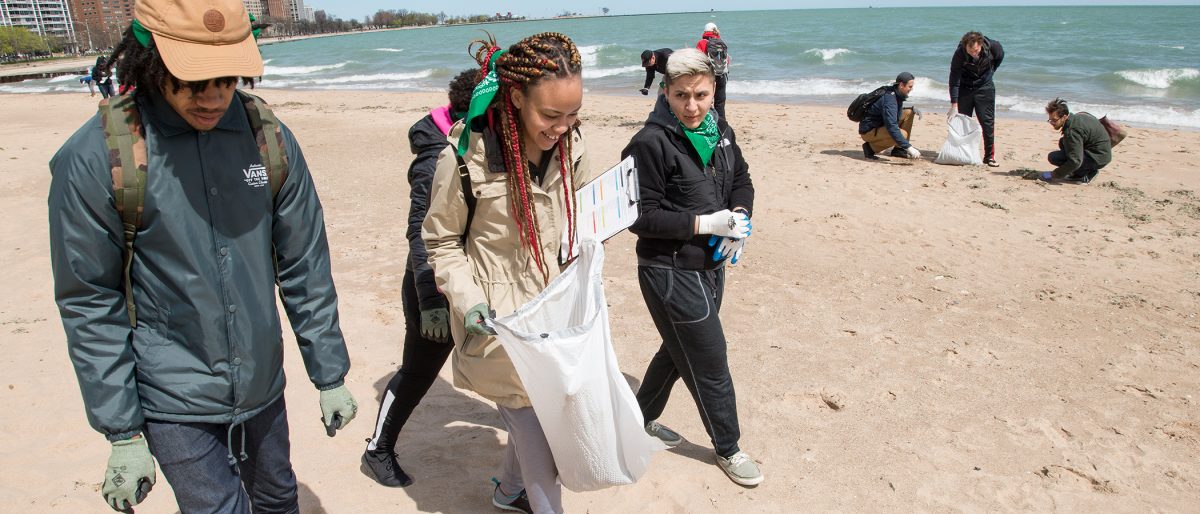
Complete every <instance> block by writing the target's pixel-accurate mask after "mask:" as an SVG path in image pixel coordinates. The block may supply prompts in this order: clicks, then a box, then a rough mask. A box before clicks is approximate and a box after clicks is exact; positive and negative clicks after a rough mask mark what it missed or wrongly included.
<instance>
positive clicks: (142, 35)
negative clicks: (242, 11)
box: [130, 14, 262, 48]
mask: <svg viewBox="0 0 1200 514" xmlns="http://www.w3.org/2000/svg"><path fill="white" fill-rule="evenodd" d="M256 21H258V20H257V19H255V18H254V15H253V14H251V15H250V25H251V26H253V25H254V22H256ZM130 28H132V29H133V38H134V39H136V40H137V42H138V44H140V45H142V48H150V47H152V46H154V38H153V37H152V36H153V34H151V33H150V31H149V30H147V29H146V27H143V26H142V23H141V22H139V21H137V19H134V20H133V23H132V24H131V25H130ZM250 33H251V34H254V40H255V41H258V36H259V35H261V34H262V29H261V28H257V29H255V28H252V29H250Z"/></svg>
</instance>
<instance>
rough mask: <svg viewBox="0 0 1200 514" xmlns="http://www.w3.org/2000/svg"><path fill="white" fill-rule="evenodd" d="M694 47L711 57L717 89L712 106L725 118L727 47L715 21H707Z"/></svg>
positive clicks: (718, 114) (727, 75)
mask: <svg viewBox="0 0 1200 514" xmlns="http://www.w3.org/2000/svg"><path fill="white" fill-rule="evenodd" d="M696 48H698V49H699V50H700V51H701V52H704V53H705V54H706V55H708V58H709V59H712V62H713V69H714V70H715V71H716V74H717V91H716V93H715V94H714V95H713V108H714V109H716V110H717V116H719V117H720V118H721V119H725V85H726V84H728V83H729V47H728V46H726V45H725V41H724V40H723V39H721V29H719V28H717V24H716V23H712V22H709V23H706V24H705V25H704V33H703V34H700V41H697V42H696Z"/></svg>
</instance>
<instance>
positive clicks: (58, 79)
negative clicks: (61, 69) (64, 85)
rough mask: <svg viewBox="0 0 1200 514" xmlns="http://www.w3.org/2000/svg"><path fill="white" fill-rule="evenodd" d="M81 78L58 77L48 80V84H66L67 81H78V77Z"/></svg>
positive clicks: (74, 76) (76, 76) (70, 76)
mask: <svg viewBox="0 0 1200 514" xmlns="http://www.w3.org/2000/svg"><path fill="white" fill-rule="evenodd" d="M82 76H83V75H59V76H57V77H54V78H52V79H50V83H55V82H67V81H69V80H78V79H79V77H82Z"/></svg>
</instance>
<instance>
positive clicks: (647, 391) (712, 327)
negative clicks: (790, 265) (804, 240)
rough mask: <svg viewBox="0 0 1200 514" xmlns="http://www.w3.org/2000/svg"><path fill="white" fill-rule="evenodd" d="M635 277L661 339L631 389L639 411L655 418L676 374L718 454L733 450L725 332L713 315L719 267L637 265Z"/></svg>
mask: <svg viewBox="0 0 1200 514" xmlns="http://www.w3.org/2000/svg"><path fill="white" fill-rule="evenodd" d="M638 283H639V284H640V285H641V288H642V298H643V299H645V300H646V307H647V308H648V309H649V310H650V317H651V318H653V319H654V326H655V327H657V328H658V333H659V335H660V336H662V339H663V341H662V346H660V347H659V349H658V353H656V354H655V355H654V358H653V359H651V360H650V365H649V366H647V368H646V376H645V377H643V378H642V386H641V388H639V389H638V392H637V400H638V405H639V406H640V407H641V408H642V417H644V418H645V419H646V421H654V420H657V419H658V417H659V416H661V415H662V413H663V409H665V408H666V407H667V399H668V398H669V397H670V395H671V388H672V386H674V385H675V381H676V380H678V379H680V378H682V379H683V383H684V384H685V385H687V388H688V391H689V392H691V393H692V399H693V400H695V402H696V408H697V409H699V410H700V420H701V421H702V422H704V429H705V430H706V431H708V436H709V437H710V438H712V443H713V449H714V450H716V452H717V455H720V456H721V457H725V458H729V457H731V456H733V454H735V453H737V452H738V439H740V438H741V430H740V429H739V428H738V418H737V401H736V399H735V397H734V392H733V377H731V376H730V375H729V360H728V357H727V355H726V342H725V332H724V330H722V328H721V319H720V318H719V317H718V314H719V313H720V310H721V297H722V295H723V294H724V290H725V270H724V269H718V270H713V271H687V270H680V269H669V268H652V267H649V266H638Z"/></svg>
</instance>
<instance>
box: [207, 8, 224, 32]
mask: <svg viewBox="0 0 1200 514" xmlns="http://www.w3.org/2000/svg"><path fill="white" fill-rule="evenodd" d="M204 28H206V29H208V31H209V32H220V31H222V30H225V16H224V15H223V14H221V12H220V11H218V10H216V9H209V10H208V11H206V12H205V13H204Z"/></svg>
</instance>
